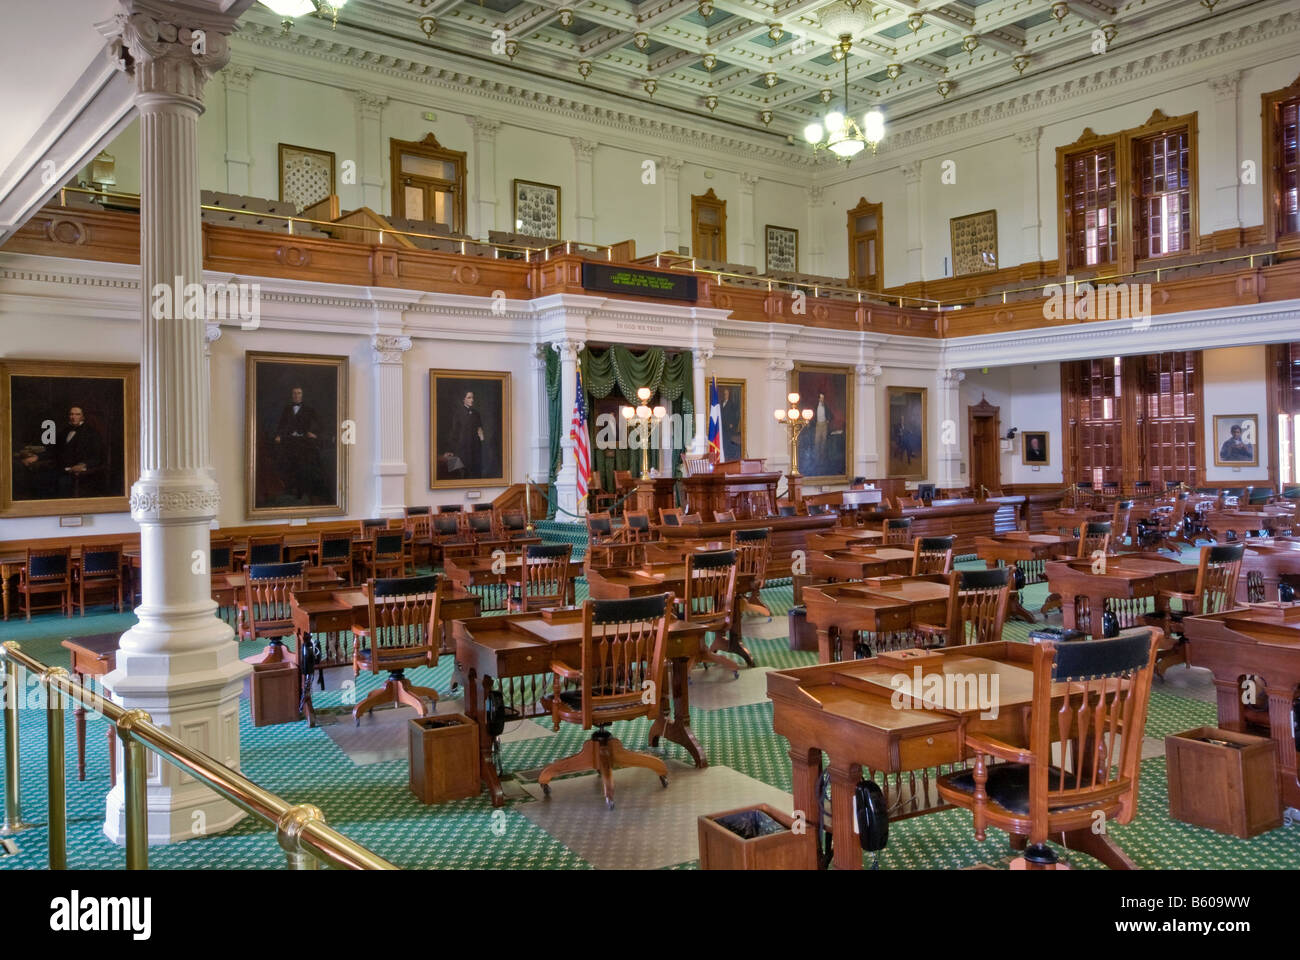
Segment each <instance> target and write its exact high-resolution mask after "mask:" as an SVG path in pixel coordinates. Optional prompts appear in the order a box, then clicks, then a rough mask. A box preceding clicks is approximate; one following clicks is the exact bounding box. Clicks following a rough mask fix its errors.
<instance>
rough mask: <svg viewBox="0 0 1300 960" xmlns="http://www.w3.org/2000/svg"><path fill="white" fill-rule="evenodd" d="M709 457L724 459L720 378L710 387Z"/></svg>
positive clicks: (715, 459)
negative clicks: (719, 397)
mask: <svg viewBox="0 0 1300 960" xmlns="http://www.w3.org/2000/svg"><path fill="white" fill-rule="evenodd" d="M709 459H710V460H712V461H713V462H714V463H717V462H718V461H719V460H721V459H722V401H721V400H719V399H718V378H717V377H714V378H713V380H712V386H711V387H710V388H709Z"/></svg>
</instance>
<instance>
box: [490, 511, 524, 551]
mask: <svg viewBox="0 0 1300 960" xmlns="http://www.w3.org/2000/svg"><path fill="white" fill-rule="evenodd" d="M496 521H497V528H496V536H497V539H499V540H505V541H506V542H507V543H513V542H514V541H516V540H522V539H524V538H525V537H531V536H532V534H531V533H529V531H528V516H527V514H525V513H524V511H522V510H515V509H511V510H501V511H499V512H498V513H497V515H496Z"/></svg>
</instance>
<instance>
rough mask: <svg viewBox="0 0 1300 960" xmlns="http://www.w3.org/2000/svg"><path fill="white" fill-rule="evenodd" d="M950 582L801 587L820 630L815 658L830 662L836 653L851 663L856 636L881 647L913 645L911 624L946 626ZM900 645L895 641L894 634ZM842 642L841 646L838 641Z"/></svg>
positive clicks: (935, 577)
mask: <svg viewBox="0 0 1300 960" xmlns="http://www.w3.org/2000/svg"><path fill="white" fill-rule="evenodd" d="M949 592H950V590H949V580H948V577H947V576H946V575H944V574H927V575H925V576H920V577H905V578H903V579H902V580H899V581H895V582H894V583H893V584H892V585H891V586H890V587H888V588H887V587H885V586H875V585H872V584H871V583H828V584H819V585H818V586H815V587H814V586H805V587H804V588H803V605H804V608H805V610H806V611H807V617H808V623H809V624H810V625H812V626H813V627H815V628H816V629H817V660H818V662H819V663H830V662H831V660H833V659H834V658H835V653H836V652H837V650H838V653H839V659H840V660H852V659H853V657H854V652H853V646H854V641H853V635H854V634H855V633H858V632H862V633H869V634H871V635H872V637H871V638H870V639H869V640H868V641H867V642H868V643H869V644H870V645H871V646H872V648H873V649H875V648H876V647H877V645H879V646H882V647H889V646H909V647H910V646H915V640H914V639H913V638H912V637H911V635H910V633H908V632H907V631H909V630H910V628H911V627H912V625H913V624H915V623H918V622H922V623H935V624H944V623H947V622H948V595H949ZM900 633H901V634H903V635H904V637H905V640H904V641H903V642H902V643H891V640H892V637H891V635H894V634H900ZM836 641H838V644H837V643H836Z"/></svg>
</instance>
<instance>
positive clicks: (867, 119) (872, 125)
mask: <svg viewBox="0 0 1300 960" xmlns="http://www.w3.org/2000/svg"><path fill="white" fill-rule="evenodd" d="M862 132H863V133H864V134H865V135H866V137H867V143H879V142H880V141H881V140H883V139H885V115H884V114H883V113H881V112H880V111H879V110H870V111H868V112H867V115H866V116H864V117H863V118H862Z"/></svg>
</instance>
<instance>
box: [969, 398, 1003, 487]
mask: <svg viewBox="0 0 1300 960" xmlns="http://www.w3.org/2000/svg"><path fill="white" fill-rule="evenodd" d="M967 412H968V420H969V427H970V484H971V489H972V490H973V491H974V492H975V495H976V496H981V495H982V494H983V492H985V491H987V492H988V493H989V494H996V493H1000V492H1001V491H1002V463H1001V448H1002V444H1001V434H1002V419H1001V416H1000V413H1001V408H1000V407H995V406H993V405H992V404H991V403H989V402H988V401H986V400H985V399H983V398H980V402H979V403H977V404H974V405H972V406H970V407H968V408H967ZM981 485H982V486H983V487H984V491H981V490H980V487H981Z"/></svg>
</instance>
